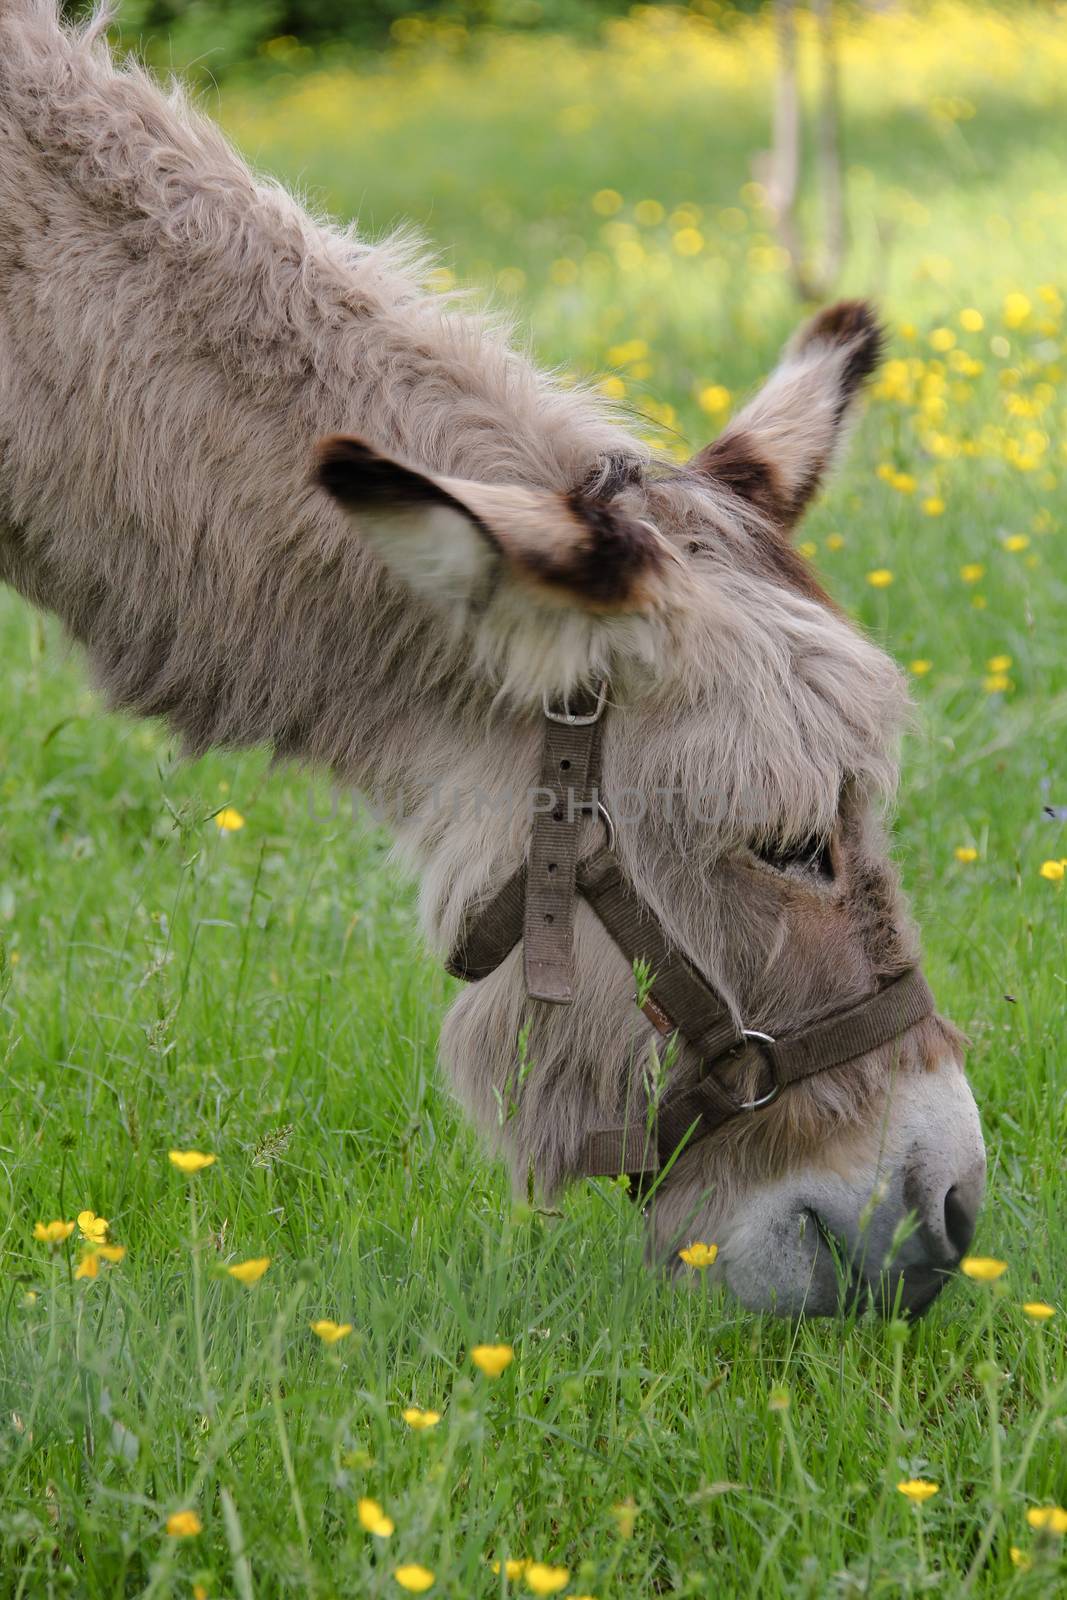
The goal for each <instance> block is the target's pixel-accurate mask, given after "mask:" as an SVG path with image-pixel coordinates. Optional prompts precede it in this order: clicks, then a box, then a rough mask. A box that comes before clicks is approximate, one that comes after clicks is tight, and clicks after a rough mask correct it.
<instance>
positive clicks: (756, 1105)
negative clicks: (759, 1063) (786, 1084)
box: [737, 1028, 782, 1111]
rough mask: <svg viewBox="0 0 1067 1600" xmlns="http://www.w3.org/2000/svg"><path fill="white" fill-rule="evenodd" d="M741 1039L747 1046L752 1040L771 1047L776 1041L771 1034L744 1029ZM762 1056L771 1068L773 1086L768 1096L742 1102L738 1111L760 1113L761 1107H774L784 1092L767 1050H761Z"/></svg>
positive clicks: (754, 1029) (763, 1095)
mask: <svg viewBox="0 0 1067 1600" xmlns="http://www.w3.org/2000/svg"><path fill="white" fill-rule="evenodd" d="M741 1037H742V1039H744V1041H745V1043H746V1044H748V1042H749V1041H750V1040H752V1041H753V1042H754V1043H755V1044H757V1045H769V1044H774V1043H775V1041H774V1039H773V1038H772V1037H771V1035H770V1034H769V1033H760V1032H759V1030H758V1029H757V1028H742V1029H741ZM760 1054H761V1055H762V1056H763V1059H764V1061H766V1063H767V1066H768V1067H769V1068H770V1073H771V1078H772V1080H773V1082H772V1086H771V1088H770V1089H769V1090H768V1092H767V1093H766V1094H761V1095H760V1096H759V1098H758V1099H757V1100H742V1102H741V1104H740V1105H739V1106H738V1108H737V1109H738V1111H758V1110H759V1109H760V1107H761V1106H769V1105H772V1104H773V1103H774V1101H775V1100H777V1098H778V1096H779V1095H780V1094H781V1092H782V1085H781V1084H780V1083H779V1082H778V1079H777V1078H776V1077H775V1076H774V1062H773V1061H772V1059H771V1057H770V1056H769V1055H768V1054H767V1052H766V1050H761V1051H760Z"/></svg>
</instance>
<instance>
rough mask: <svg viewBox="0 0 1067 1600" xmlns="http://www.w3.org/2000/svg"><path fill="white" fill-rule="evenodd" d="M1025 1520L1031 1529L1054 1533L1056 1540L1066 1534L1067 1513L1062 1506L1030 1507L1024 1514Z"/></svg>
mask: <svg viewBox="0 0 1067 1600" xmlns="http://www.w3.org/2000/svg"><path fill="white" fill-rule="evenodd" d="M1026 1520H1027V1522H1028V1523H1029V1524H1030V1526H1031V1528H1040V1529H1042V1531H1043V1532H1045V1533H1054V1534H1055V1535H1056V1536H1057V1538H1061V1537H1062V1536H1063V1534H1065V1533H1067V1511H1064V1509H1063V1507H1062V1506H1031V1507H1030V1509H1029V1511H1028V1512H1027V1513H1026Z"/></svg>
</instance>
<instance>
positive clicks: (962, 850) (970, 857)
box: [953, 844, 978, 866]
mask: <svg viewBox="0 0 1067 1600" xmlns="http://www.w3.org/2000/svg"><path fill="white" fill-rule="evenodd" d="M953 854H954V855H955V857H956V860H957V861H962V862H963V864H964V866H970V864H971V862H972V861H977V860H978V851H977V850H976V849H975V848H974V846H973V845H971V844H958V845H957V846H956V848H955V850H954V851H953Z"/></svg>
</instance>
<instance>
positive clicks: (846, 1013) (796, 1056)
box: [446, 684, 935, 1191]
mask: <svg viewBox="0 0 1067 1600" xmlns="http://www.w3.org/2000/svg"><path fill="white" fill-rule="evenodd" d="M606 692H607V686H606V684H601V686H600V688H599V690H598V691H597V693H596V695H595V696H593V697H592V698H590V699H587V700H586V701H585V702H584V703H583V704H580V705H579V708H578V709H577V710H575V709H574V708H573V707H572V706H571V705H569V704H567V703H565V704H564V705H563V706H562V707H560V708H557V707H553V706H551V705H549V704H548V703H547V702H546V705H545V727H544V738H543V741H542V752H541V773H540V784H539V789H538V792H537V796H536V801H537V804H536V808H535V813H534V820H533V825H532V829H531V838H530V848H529V855H528V859H527V861H526V862H524V863H523V864H522V865H521V866H520V867H519V868H517V870H516V871H515V872H514V873H513V874H512V875H511V877H510V878H508V880H507V881H506V882H505V883H504V884H503V885H502V887H501V888H500V889H499V890H498V891H497V893H496V894H495V895H493V896H492V898H491V899H489V900H488V901H486V902H484V903H482V904H481V905H480V906H478V907H477V908H475V909H474V910H473V912H471V913H470V914H469V915H468V917H467V919H466V922H465V925H464V927H463V930H462V932H461V935H460V938H459V940H458V942H457V944H456V947H455V948H454V949H453V950H452V952H451V954H450V956H449V958H448V961H447V963H446V966H447V970H448V971H449V972H450V973H452V974H453V975H454V976H455V977H458V978H463V979H465V980H466V981H468V982H477V981H479V980H480V979H482V978H485V977H487V976H488V975H489V974H490V973H491V972H493V971H495V969H496V968H497V967H498V966H499V965H500V963H501V962H502V961H503V960H504V959H505V957H506V956H507V955H509V954H510V952H511V951H512V950H513V949H514V948H515V946H516V944H518V942H519V940H520V939H521V940H522V942H523V966H524V977H525V982H526V989H527V993H528V994H529V995H530V997H531V998H532V999H536V1000H542V1001H547V1002H549V1003H551V1004H555V1005H570V1004H571V1003H572V1001H573V998H574V917H575V902H576V898H577V896H578V895H579V894H580V895H581V896H582V898H583V899H584V900H585V902H586V904H587V905H588V906H589V908H590V910H592V911H594V912H595V913H596V915H597V917H598V918H599V919H600V921H601V923H602V924H603V926H604V927H605V929H606V930H607V932H608V933H609V934H610V935H611V938H612V939H613V940H614V942H615V944H616V945H617V946H618V948H619V950H620V951H621V952H622V954H623V955H624V956H625V957H626V959H627V960H628V961H629V962H630V963H631V964H634V963H636V962H638V961H640V962H641V963H643V964H644V966H645V967H646V968H647V970H648V971H649V972H650V974H651V977H650V981H649V986H648V989H647V991H646V992H645V993H644V994H643V995H642V1002H643V1003H642V1009H643V1011H644V1013H645V1015H646V1016H647V1017H648V1018H649V1020H650V1021H651V1022H652V1023H653V1025H654V1026H655V1027H656V1028H657V1029H658V1030H659V1031H660V1032H661V1033H663V1034H666V1035H671V1034H675V1033H677V1034H678V1035H679V1036H680V1037H681V1038H682V1039H683V1040H684V1041H685V1042H686V1043H687V1044H688V1045H689V1046H690V1048H691V1050H692V1051H693V1052H694V1054H695V1055H696V1056H697V1058H698V1060H699V1077H698V1079H697V1081H696V1082H695V1083H694V1084H692V1085H691V1086H689V1087H686V1088H682V1087H680V1086H679V1087H676V1088H672V1087H671V1086H668V1088H667V1090H666V1092H665V1094H664V1095H663V1096H662V1098H661V1099H660V1100H659V1102H658V1104H657V1105H655V1106H649V1107H648V1108H647V1112H646V1114H644V1115H642V1116H640V1117H635V1118H634V1119H632V1120H630V1121H628V1122H626V1123H623V1124H620V1125H619V1126H616V1127H612V1128H604V1129H600V1130H598V1131H596V1132H594V1133H591V1134H589V1135H588V1136H587V1138H586V1140H585V1144H584V1147H583V1150H582V1153H581V1157H580V1161H579V1164H578V1169H577V1172H576V1176H584V1177H600V1176H616V1175H620V1174H626V1175H628V1176H629V1177H630V1178H631V1179H636V1180H637V1191H639V1190H640V1188H641V1186H642V1185H643V1184H645V1183H647V1182H648V1181H649V1180H650V1179H651V1178H654V1176H655V1174H656V1173H658V1172H659V1171H661V1170H662V1168H663V1167H664V1166H666V1165H667V1164H668V1163H669V1162H670V1161H671V1160H672V1159H673V1157H674V1156H675V1154H676V1153H677V1152H678V1150H679V1149H680V1148H681V1147H682V1146H683V1145H686V1146H688V1145H690V1144H692V1143H694V1142H695V1141H697V1140H699V1139H705V1138H707V1137H708V1136H709V1135H710V1134H712V1133H714V1132H715V1131H716V1129H717V1128H720V1127H722V1126H723V1124H724V1123H726V1122H728V1121H730V1120H731V1119H732V1118H734V1117H736V1116H739V1115H741V1114H743V1113H745V1112H752V1111H756V1110H758V1109H759V1108H761V1107H762V1106H767V1105H770V1104H771V1103H772V1101H774V1100H776V1099H777V1098H778V1096H779V1095H780V1094H781V1093H782V1091H783V1090H784V1089H787V1088H789V1087H790V1086H791V1085H792V1084H795V1083H799V1082H801V1081H802V1080H803V1079H805V1078H810V1077H812V1076H814V1075H815V1074H816V1073H818V1072H827V1071H829V1070H830V1069H831V1068H834V1067H841V1066H845V1065H847V1064H848V1063H849V1062H850V1061H855V1060H858V1059H860V1058H861V1057H862V1056H865V1055H867V1054H869V1053H870V1052H871V1051H873V1050H877V1049H880V1048H881V1047H883V1046H884V1045H887V1044H891V1043H892V1042H893V1041H894V1040H896V1039H899V1038H901V1037H902V1036H903V1035H904V1034H905V1033H907V1032H908V1031H909V1029H911V1028H913V1027H914V1026H915V1025H916V1023H918V1022H921V1021H922V1020H923V1019H924V1018H925V1017H928V1016H930V1015H931V1014H932V1012H933V1011H934V1009H935V1007H934V998H933V995H932V994H931V993H930V989H929V987H928V986H927V983H926V980H925V979H924V977H923V975H922V973H921V972H920V971H919V969H918V967H911V968H909V969H907V970H906V971H904V972H902V973H901V974H900V975H899V976H898V977H896V978H895V979H893V980H892V981H891V982H889V983H887V984H885V985H884V986H883V987H881V988H879V989H877V990H875V991H874V992H873V993H872V994H869V995H867V996H865V997H864V998H863V999H862V1000H859V1001H858V1002H856V1003H855V1004H853V1005H850V1006H847V1007H845V1008H844V1009H842V1010H839V1011H835V1012H833V1013H831V1014H830V1015H829V1016H826V1017H823V1018H822V1019H821V1020H819V1021H816V1022H814V1023H812V1024H811V1025H810V1026H808V1027H806V1028H804V1029H802V1030H801V1031H799V1032H797V1033H793V1034H789V1035H786V1036H785V1037H783V1038H772V1037H771V1036H770V1035H768V1034H764V1033H759V1032H756V1031H755V1030H753V1029H748V1028H744V1027H742V1026H740V1024H739V1023H738V1022H737V1021H736V1019H735V1017H734V1015H733V1012H732V1011H731V1010H730V1008H729V1006H728V1005H727V1003H726V1001H725V1000H724V999H723V997H722V995H721V994H720V993H719V991H718V990H717V989H716V988H715V986H714V985H713V984H712V983H710V982H709V980H708V979H707V978H706V977H705V976H704V975H703V973H701V972H700V971H698V969H697V968H696V967H694V966H693V964H692V963H691V962H690V961H689V960H687V958H686V957H685V956H684V955H683V954H682V953H681V952H680V951H679V950H677V949H676V948H675V947H674V946H673V945H672V944H671V941H670V939H669V936H668V934H667V932H666V930H665V928H664V927H663V924H662V923H661V922H660V920H659V918H658V917H657V916H656V915H655V913H654V912H653V911H652V909H651V907H650V906H649V905H648V904H647V903H646V902H645V901H644V900H643V899H642V898H641V896H640V895H639V894H638V893H637V891H636V890H635V889H634V888H633V886H632V884H630V883H629V881H628V880H627V878H626V877H625V875H624V873H623V871H622V867H621V864H620V862H619V859H618V857H617V856H616V854H615V850H614V837H613V830H612V829H611V828H610V818H608V815H607V812H606V811H604V808H603V806H602V805H601V804H600V799H599V792H598V786H599V782H600V756H601V727H602V717H603V711H604V705H605V699H606ZM597 810H599V811H600V812H601V814H602V815H603V816H604V818H605V820H606V821H608V823H609V842H608V843H607V844H606V845H603V846H601V847H600V848H599V849H598V850H597V851H596V852H595V853H594V854H593V855H591V856H588V857H586V858H585V859H584V860H582V861H579V860H578V838H579V833H580V829H581V824H582V820H583V818H584V817H585V816H587V815H589V814H590V813H591V812H594V811H597ZM746 1061H747V1062H748V1063H749V1064H751V1065H753V1066H756V1067H757V1068H758V1070H759V1077H758V1079H757V1082H758V1083H759V1090H758V1092H757V1093H756V1094H754V1095H753V1097H752V1098H751V1099H749V1100H740V1099H738V1098H737V1097H736V1096H735V1095H734V1094H733V1093H732V1092H731V1091H730V1089H729V1088H728V1087H727V1086H726V1085H725V1084H724V1082H723V1081H722V1069H723V1067H725V1066H727V1065H729V1064H743V1063H745V1062H746Z"/></svg>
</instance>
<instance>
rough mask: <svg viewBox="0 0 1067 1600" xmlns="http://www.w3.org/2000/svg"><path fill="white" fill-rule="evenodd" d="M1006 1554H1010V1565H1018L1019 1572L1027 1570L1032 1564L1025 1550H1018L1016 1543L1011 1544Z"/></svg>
mask: <svg viewBox="0 0 1067 1600" xmlns="http://www.w3.org/2000/svg"><path fill="white" fill-rule="evenodd" d="M1008 1554H1009V1555H1010V1556H1011V1564H1012V1566H1013V1567H1018V1569H1019V1571H1020V1572H1029V1571H1030V1568H1031V1567H1032V1566H1033V1564H1034V1563H1033V1560H1032V1558H1031V1557H1030V1556H1028V1555H1027V1554H1026V1551H1025V1550H1020V1549H1019V1546H1018V1545H1017V1544H1013V1545H1012V1547H1011V1549H1010V1550H1009V1552H1008Z"/></svg>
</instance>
